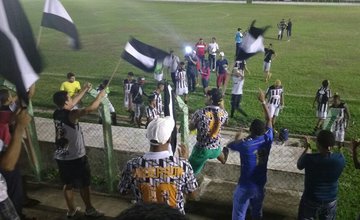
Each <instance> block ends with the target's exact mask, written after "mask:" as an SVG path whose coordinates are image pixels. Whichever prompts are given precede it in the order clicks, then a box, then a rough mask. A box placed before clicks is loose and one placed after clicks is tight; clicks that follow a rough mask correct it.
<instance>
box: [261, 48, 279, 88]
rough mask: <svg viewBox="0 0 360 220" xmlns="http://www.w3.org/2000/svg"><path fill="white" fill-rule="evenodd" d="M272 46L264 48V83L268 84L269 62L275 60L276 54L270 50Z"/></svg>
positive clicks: (269, 75)
mask: <svg viewBox="0 0 360 220" xmlns="http://www.w3.org/2000/svg"><path fill="white" fill-rule="evenodd" d="M272 46H273V45H272V44H269V46H268V47H267V48H265V55H264V57H265V58H264V67H263V68H264V76H265V82H268V81H269V80H270V78H271V72H270V68H271V61H272V60H274V59H275V57H276V53H275V51H274V50H273V49H272Z"/></svg>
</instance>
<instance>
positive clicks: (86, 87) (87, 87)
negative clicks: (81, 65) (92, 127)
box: [72, 83, 92, 106]
mask: <svg viewBox="0 0 360 220" xmlns="http://www.w3.org/2000/svg"><path fill="white" fill-rule="evenodd" d="M91 87H92V85H91V83H85V84H84V87H83V88H82V89H81V90H80V92H79V93H78V94H77V95H76V96H75V97H74V98H73V100H72V101H73V105H74V106H75V105H76V104H77V103H79V102H80V100H81V99H82V98H83V97H84V95H85V94H86V92H87V91H89V90H90V89H91Z"/></svg>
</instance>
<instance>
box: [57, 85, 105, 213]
mask: <svg viewBox="0 0 360 220" xmlns="http://www.w3.org/2000/svg"><path fill="white" fill-rule="evenodd" d="M90 89H91V84H90V83H86V84H85V86H84V88H83V89H82V90H81V91H80V92H79V94H78V95H77V96H75V97H74V98H71V97H70V96H69V94H68V93H67V92H66V91H59V92H56V93H55V94H54V95H53V101H54V103H55V104H56V106H57V107H58V109H56V110H55V111H54V114H53V119H54V124H55V135H56V136H55V146H56V150H55V154H54V158H55V160H56V162H57V164H58V168H59V174H60V179H61V180H62V182H63V184H64V188H63V190H64V197H65V201H66V205H67V207H68V212H67V214H66V215H67V217H73V216H75V215H76V213H77V212H78V211H79V210H80V207H76V206H75V204H74V192H73V188H79V189H80V195H81V198H82V200H83V202H84V204H85V206H86V210H85V215H86V216H90V217H100V216H103V215H104V214H103V213H101V212H99V211H98V210H96V209H95V208H94V207H93V205H92V203H91V199H90V182H91V181H90V180H91V175H90V167H89V163H88V159H87V156H86V151H85V142H84V137H83V133H82V130H81V127H80V125H79V121H78V120H79V118H81V117H83V116H85V115H87V114H89V113H90V112H93V111H96V110H97V109H98V107H99V105H100V103H101V100H102V98H103V97H104V96H105V94H106V93H105V90H102V91H101V92H100V93H99V94H98V95H97V97H96V98H95V100H94V101H93V102H92V103H91V104H90V105H89V106H87V107H85V108H82V109H75V110H74V109H73V106H74V105H76V104H77V103H78V102H79V101H80V100H81V98H82V97H83V96H84V95H85V93H86V92H87V91H89V90H90Z"/></svg>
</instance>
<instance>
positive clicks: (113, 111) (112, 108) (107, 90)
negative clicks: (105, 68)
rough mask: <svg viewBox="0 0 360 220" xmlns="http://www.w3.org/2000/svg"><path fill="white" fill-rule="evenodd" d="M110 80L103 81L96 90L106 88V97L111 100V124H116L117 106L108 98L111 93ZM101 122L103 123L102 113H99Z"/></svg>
mask: <svg viewBox="0 0 360 220" xmlns="http://www.w3.org/2000/svg"><path fill="white" fill-rule="evenodd" d="M108 83H109V80H107V79H105V80H104V81H102V83H101V84H100V85H99V86H98V87H97V88H96V91H97V92H98V93H100V92H101V91H102V90H103V89H105V93H106V95H105V97H104V98H106V99H108V101H109V111H110V115H111V124H112V125H116V124H117V121H116V111H115V108H114V106H113V104H112V103H111V102H110V100H109V98H108V94H109V93H110V87H108V86H107V85H108ZM99 124H102V118H101V114H100V113H99Z"/></svg>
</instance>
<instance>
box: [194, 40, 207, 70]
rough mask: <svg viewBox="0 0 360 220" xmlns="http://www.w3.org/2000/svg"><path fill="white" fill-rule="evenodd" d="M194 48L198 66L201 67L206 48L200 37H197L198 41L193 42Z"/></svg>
mask: <svg viewBox="0 0 360 220" xmlns="http://www.w3.org/2000/svg"><path fill="white" fill-rule="evenodd" d="M195 50H196V55H197V56H198V58H199V61H200V68H201V67H202V66H203V65H204V61H205V53H206V50H207V45H206V43H205V42H204V39H202V38H200V39H199V41H198V42H197V43H196V44H195Z"/></svg>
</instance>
